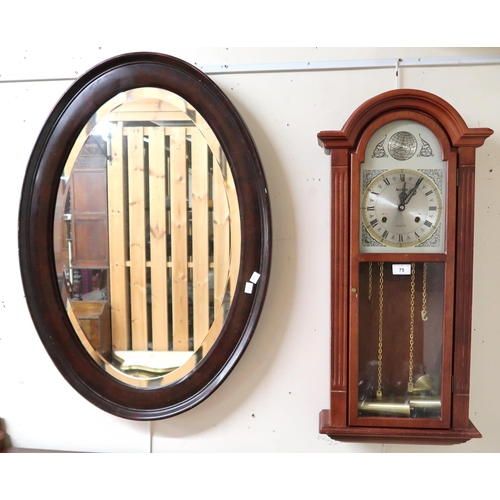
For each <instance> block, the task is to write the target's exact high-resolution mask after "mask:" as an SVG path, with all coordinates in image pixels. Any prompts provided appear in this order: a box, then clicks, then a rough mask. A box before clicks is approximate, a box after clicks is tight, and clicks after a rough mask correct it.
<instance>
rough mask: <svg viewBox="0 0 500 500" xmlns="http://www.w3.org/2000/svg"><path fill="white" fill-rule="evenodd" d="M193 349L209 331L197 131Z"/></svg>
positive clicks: (203, 173) (203, 172) (204, 160)
mask: <svg viewBox="0 0 500 500" xmlns="http://www.w3.org/2000/svg"><path fill="white" fill-rule="evenodd" d="M191 165H192V167H191V170H192V172H191V178H192V210H193V212H192V218H193V221H192V238H193V316H194V317H193V327H194V350H196V349H198V347H199V346H200V345H201V343H202V342H203V339H204V338H205V337H206V335H207V333H208V328H209V326H210V325H209V315H208V313H209V310H208V301H209V280H208V271H209V259H208V149H207V143H206V141H205V139H204V138H203V137H202V135H201V134H200V132H199V131H198V129H196V130H195V129H192V131H191Z"/></svg>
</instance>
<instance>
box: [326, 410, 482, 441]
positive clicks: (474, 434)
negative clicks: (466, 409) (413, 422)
mask: <svg viewBox="0 0 500 500" xmlns="http://www.w3.org/2000/svg"><path fill="white" fill-rule="evenodd" d="M329 422H330V410H322V411H321V412H320V414H319V432H320V434H326V435H327V436H329V437H330V438H332V439H334V440H335V441H342V442H345V443H384V444H438V445H442V444H444V445H447V444H461V443H466V442H467V441H469V440H470V439H473V438H480V437H482V436H481V433H480V432H479V431H478V430H477V429H476V427H475V426H474V424H473V423H472V422H471V421H470V420H469V428H468V429H466V430H457V429H402V428H395V427H332V426H330V424H329Z"/></svg>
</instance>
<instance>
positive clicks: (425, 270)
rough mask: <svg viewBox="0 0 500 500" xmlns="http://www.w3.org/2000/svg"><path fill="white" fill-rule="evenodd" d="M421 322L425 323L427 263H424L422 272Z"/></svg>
mask: <svg viewBox="0 0 500 500" xmlns="http://www.w3.org/2000/svg"><path fill="white" fill-rule="evenodd" d="M422 273H423V274H422V312H421V314H422V321H427V320H428V318H427V262H424V269H423V271H422Z"/></svg>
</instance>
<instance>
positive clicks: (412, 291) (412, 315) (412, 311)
mask: <svg viewBox="0 0 500 500" xmlns="http://www.w3.org/2000/svg"><path fill="white" fill-rule="evenodd" d="M410 287H411V288H410V359H409V363H408V372H409V373H408V392H413V343H414V332H415V263H412V265H411V285H410Z"/></svg>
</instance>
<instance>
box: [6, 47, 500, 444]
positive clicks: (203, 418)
mask: <svg viewBox="0 0 500 500" xmlns="http://www.w3.org/2000/svg"><path fill="white" fill-rule="evenodd" d="M135 50H153V51H159V52H164V53H168V54H171V55H174V56H177V57H180V58H182V59H184V60H186V61H188V62H190V63H193V64H198V65H200V64H209V65H213V64H236V63H241V64H244V63H262V62H288V61H323V60H340V59H379V58H388V57H392V58H398V57H400V58H407V57H435V56H457V55H460V56H464V55H467V56H475V55H485V54H495V55H500V50H499V49H491V48H488V49H484V48H483V49H481V48H475V49H467V48H460V49H459V48H449V49H445V48H441V49H431V48H420V49H417V48H414V49H409V48H387V49H384V48H357V49H331V48H270V49H263V48H254V49H252V48H226V47H220V48H179V47H173V46H171V45H169V44H168V43H163V44H162V43H156V44H150V45H147V44H146V45H145V44H144V43H142V44H141V45H138V44H134V43H129V44H128V45H125V44H122V45H120V46H115V47H111V46H106V45H99V44H97V43H95V44H93V43H89V44H88V45H87V47H86V48H85V49H82V48H78V47H77V46H75V45H73V44H71V43H68V44H67V45H66V46H63V47H59V48H58V49H54V50H52V51H47V50H46V48H44V49H38V48H37V46H36V45H35V44H33V43H32V44H30V46H29V47H28V48H27V49H25V48H19V46H16V47H12V48H11V49H10V50H9V51H3V52H2V53H1V57H0V74H2V75H7V74H18V75H21V74H23V75H27V74H30V75H33V74H36V75H38V76H39V75H40V73H51V74H64V75H68V74H74V73H75V72H79V73H81V72H82V71H85V70H86V69H88V68H90V67H91V66H93V65H94V64H97V63H99V62H101V61H102V60H104V59H106V58H108V57H110V56H112V55H116V54H120V53H123V52H129V51H135ZM400 72H401V85H402V86H403V87H412V88H418V89H423V90H426V91H429V92H433V93H435V94H437V95H439V96H440V97H442V98H444V99H445V100H447V101H448V102H450V103H451V104H452V105H453V106H454V107H455V108H456V109H457V110H458V112H459V113H460V114H461V115H462V116H463V118H464V119H465V121H466V122H467V124H468V125H469V126H471V127H490V128H492V129H493V130H495V134H494V135H493V136H492V137H491V138H489V139H488V140H487V141H486V143H485V145H484V146H483V147H482V148H481V149H479V152H478V161H477V164H478V168H477V187H476V189H477V202H476V250H475V283H474V309H473V323H474V324H473V327H474V333H473V346H472V382H471V408H470V416H471V419H472V420H473V422H474V423H475V425H476V426H477V428H478V429H479V430H480V431H481V432H482V434H483V438H482V439H480V440H474V441H471V442H469V443H467V444H464V445H459V446H452V447H438V446H410V445H408V446H403V445H398V446H396V445H392V446H389V445H386V446H383V445H368V444H366V445H363V444H341V443H338V442H334V441H332V440H330V439H329V438H327V437H324V436H321V435H320V434H319V433H318V414H319V412H320V410H322V409H324V408H327V406H328V404H329V395H328V392H329V383H328V379H329V321H330V316H329V272H330V269H329V237H330V234H329V231H330V215H329V207H330V191H329V188H330V172H329V161H330V159H329V157H328V156H326V155H325V154H324V153H323V150H322V149H321V148H320V147H319V146H318V144H317V140H316V135H317V133H318V132H319V131H321V130H326V129H329V130H335V129H340V128H341V127H342V126H343V124H344V123H345V121H346V120H347V118H348V117H349V116H350V114H351V113H352V112H353V111H354V109H355V108H356V107H358V106H359V105H360V104H362V103H363V102H364V101H365V100H366V99H368V98H370V97H372V96H374V95H376V94H379V93H381V92H384V91H386V90H391V89H393V88H395V81H396V80H395V76H394V70H392V69H370V70H340V71H319V72H302V73H293V72H289V73H265V74H232V75H217V76H213V80H214V81H215V82H216V83H217V84H218V85H219V86H220V87H221V88H222V90H223V91H224V92H225V93H226V94H227V95H228V97H229V98H230V99H231V100H232V102H233V103H234V105H235V106H236V107H237V109H238V110H239V112H240V113H241V115H242V116H243V118H244V120H245V121H246V124H247V126H248V128H249V129H250V131H251V133H252V135H253V137H254V140H255V142H256V144H257V148H258V150H259V152H260V155H261V159H262V162H263V165H264V169H265V173H266V177H267V181H268V187H269V192H270V196H271V202H272V215H273V266H272V274H271V279H270V284H269V290H268V295H267V299H266V304H265V307H264V310H263V313H262V316H261V320H260V322H259V325H258V327H257V330H256V332H255V335H254V338H253V339H252V341H251V343H250V345H249V347H248V349H247V351H246V352H245V354H244V356H243V358H242V359H241V361H240V362H239V364H238V365H237V366H236V368H235V370H234V371H233V372H232V373H231V375H230V376H229V378H228V379H227V380H226V381H225V382H224V383H223V385H222V386H221V387H220V388H219V389H218V390H217V391H216V392H215V394H213V395H212V396H211V397H210V398H209V399H208V400H206V401H205V402H203V403H202V404H200V405H199V406H198V407H196V408H194V409H193V410H191V411H189V412H187V413H185V414H182V415H179V416H177V417H173V418H171V419H167V420H164V421H160V422H154V423H148V422H132V421H128V420H122V419H119V418H116V417H113V416H111V415H108V414H107V413H105V412H103V411H101V410H99V409H98V408H96V407H94V406H93V405H91V404H90V403H88V402H87V401H86V400H85V399H83V398H82V397H81V396H80V395H79V394H78V393H76V392H75V391H74V390H73V389H72V388H71V387H70V386H69V385H68V384H67V383H66V382H65V380H64V379H63V378H62V376H61V375H60V374H59V372H58V371H57V370H56V368H55V367H54V365H53V364H52V362H51V361H50V359H49V357H48V355H47V354H46V352H45V350H44V348H43V347H42V344H41V342H40V340H39V338H38V335H37V332H36V330H35V329H34V327H33V324H32V322H31V318H30V316H29V313H28V309H27V306H26V303H25V299H24V292H23V288H22V284H21V279H20V270H19V264H18V257H17V252H18V249H17V216H18V207H19V200H20V192H21V186H22V182H23V176H24V173H25V169H26V165H27V163H28V159H29V155H30V153H31V150H32V147H33V145H34V143H35V141H36V138H37V136H38V133H39V131H40V129H41V127H42V126H43V123H44V121H45V119H46V118H47V116H48V114H49V113H50V111H51V109H52V107H53V106H54V105H55V103H56V102H57V100H58V99H59V97H60V96H61V95H62V94H63V92H64V91H65V90H66V88H67V87H68V86H69V82H32V83H0V115H1V120H0V213H1V214H2V218H1V222H0V224H1V229H2V238H1V247H0V252H1V254H0V255H1V261H2V274H1V279H0V417H1V418H3V419H4V420H5V424H6V427H7V431H8V433H9V435H10V436H11V439H12V443H13V444H14V445H15V446H20V447H37V448H50V449H56V450H78V451H100V452H149V451H153V452H177V451H181V452H205V451H210V452H318V453H345V452H356V453H357V452H366V453H368V452H381V451H386V452H415V453H416V452H449V453H454V452H499V451H500V433H498V431H497V421H498V415H499V414H500V386H499V384H498V381H499V380H500V363H499V362H498V359H499V356H500V335H499V331H498V330H499V326H498V325H500V307H499V306H498V304H499V303H500V287H499V283H500V265H499V263H498V248H499V246H500V230H499V228H500V196H499V195H498V193H500V113H499V111H500V104H499V103H500V66H499V65H497V66H493V65H490V66H480V67H467V66H459V67H433V68H403V69H400ZM40 293H43V291H40Z"/></svg>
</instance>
